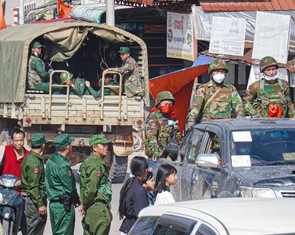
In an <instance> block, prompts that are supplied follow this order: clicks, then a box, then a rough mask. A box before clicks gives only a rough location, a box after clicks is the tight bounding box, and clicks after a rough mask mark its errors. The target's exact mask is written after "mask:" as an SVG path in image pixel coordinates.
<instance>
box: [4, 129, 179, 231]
mask: <svg viewBox="0 0 295 235" xmlns="http://www.w3.org/2000/svg"><path fill="white" fill-rule="evenodd" d="M11 140H12V144H11V145H7V146H5V153H4V161H3V169H2V174H12V175H15V176H17V177H18V178H20V179H21V187H20V188H16V189H17V190H18V191H19V194H20V195H21V196H22V198H23V203H24V207H23V211H22V221H21V225H20V230H21V232H22V234H23V235H25V234H30V235H33V234H35V235H41V234H43V233H44V229H45V225H46V221H47V214H48V213H49V214H50V224H51V229H52V234H64V235H73V234H74V226H73V224H74V223H75V207H76V208H78V211H79V212H80V215H81V217H82V226H83V230H84V234H109V231H110V226H111V221H112V217H113V215H112V213H111V210H110V208H111V200H112V185H111V180H110V178H109V174H108V172H109V168H108V167H107V165H106V162H105V160H104V157H105V156H106V154H107V153H108V151H109V144H110V142H111V141H110V140H108V139H106V138H105V137H104V136H103V135H93V136H92V137H91V138H90V139H89V145H90V148H91V154H90V155H89V156H88V157H87V159H86V160H85V161H84V162H83V163H82V164H81V166H80V169H79V171H80V195H79V193H78V191H77V188H76V182H75V177H74V174H73V171H72V169H71V167H70V161H69V159H68V157H69V155H70V154H71V152H72V143H73V142H74V141H75V138H73V137H71V136H69V135H68V134H66V133H59V134H58V135H57V136H56V137H55V138H54V140H53V144H54V146H55V153H54V154H53V155H52V156H51V157H50V158H49V159H48V160H47V162H46V168H45V167H44V159H43V157H42V153H43V151H44V149H45V147H46V144H47V143H48V140H47V139H46V137H45V135H44V134H42V133H35V134H32V135H31V137H30V143H31V149H30V151H28V150H27V149H26V148H25V147H24V143H25V133H24V132H23V131H22V130H21V129H20V128H19V127H16V128H15V129H14V130H13V132H12V134H11ZM148 169H149V164H148V161H147V159H146V157H143V156H135V157H134V158H133V159H132V160H131V163H130V171H131V176H130V178H129V179H128V180H127V181H126V182H125V184H124V185H123V187H122V189H121V191H120V202H119V210H118V211H119V216H120V218H121V219H123V222H122V225H121V227H120V231H121V234H127V233H128V232H129V230H130V229H131V227H132V225H133V224H134V223H135V221H136V219H137V217H138V214H139V212H140V210H141V209H143V208H144V207H147V206H152V205H160V204H165V203H172V202H175V200H174V198H173V196H172V194H171V193H170V186H172V185H175V184H176V182H177V175H176V173H177V171H176V169H175V168H174V167H173V166H171V165H169V164H162V165H159V168H158V171H157V175H156V178H154V175H153V173H152V172H151V171H148ZM155 179H156V180H155ZM48 202H49V205H47V204H48Z"/></svg>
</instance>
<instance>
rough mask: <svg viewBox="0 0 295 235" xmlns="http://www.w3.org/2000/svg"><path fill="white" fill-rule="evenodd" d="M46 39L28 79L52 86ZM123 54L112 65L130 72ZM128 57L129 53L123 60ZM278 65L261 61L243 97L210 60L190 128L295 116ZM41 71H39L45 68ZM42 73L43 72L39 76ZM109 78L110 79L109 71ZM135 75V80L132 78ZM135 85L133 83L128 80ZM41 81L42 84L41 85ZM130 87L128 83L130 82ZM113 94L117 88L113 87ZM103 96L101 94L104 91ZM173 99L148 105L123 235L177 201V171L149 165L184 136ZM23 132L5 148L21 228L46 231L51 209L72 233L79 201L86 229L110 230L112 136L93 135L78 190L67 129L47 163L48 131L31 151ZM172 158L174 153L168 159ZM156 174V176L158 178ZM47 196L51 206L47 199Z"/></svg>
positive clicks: (137, 91)
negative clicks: (148, 210) (143, 216)
mask: <svg viewBox="0 0 295 235" xmlns="http://www.w3.org/2000/svg"><path fill="white" fill-rule="evenodd" d="M40 47H42V45H41V44H40V43H39V42H35V43H34V45H33V47H32V58H31V59H30V64H31V66H30V69H29V74H30V75H32V77H31V78H32V79H30V80H29V85H30V86H32V87H33V86H34V88H35V89H39V88H40V89H44V90H45V89H47V87H48V84H47V83H46V82H44V78H45V77H48V76H49V73H48V72H44V71H43V70H42V68H43V67H44V65H43V64H42V60H41V59H40V58H38V53H39V50H40V49H39V48H40ZM119 53H121V58H122V60H123V61H125V63H124V64H123V65H122V67H119V68H109V69H106V73H107V72H108V71H115V72H120V73H122V74H128V73H130V72H128V68H129V67H133V68H135V67H136V66H135V64H136V63H135V61H134V59H132V58H131V57H129V56H130V50H129V48H125V47H124V48H121V49H120V51H119ZM125 57H126V59H125ZM277 69H278V63H277V62H276V60H275V59H274V58H272V57H270V56H267V57H264V58H262V59H261V61H260V70H261V73H262V74H263V78H262V79H261V80H260V81H256V82H254V83H253V84H252V85H250V87H249V90H248V91H247V94H246V96H245V97H243V99H242V98H241V97H240V95H239V94H238V92H237V89H236V88H235V87H234V86H233V85H231V84H227V83H225V82H224V79H225V75H226V73H227V72H228V66H227V64H226V63H225V62H224V61H222V60H217V59H216V60H213V61H212V62H211V64H210V66H209V70H208V73H209V74H210V81H209V82H208V83H206V84H202V85H200V86H199V87H198V88H197V90H196V91H195V95H194V99H193V105H192V108H191V109H190V110H189V112H188V115H187V123H186V128H185V129H186V131H189V130H190V129H191V128H192V126H194V125H195V124H196V123H198V122H201V121H204V120H212V119H224V118H240V119H242V118H244V117H245V115H250V116H253V117H278V118H280V117H294V114H295V109H294V105H293V103H292V102H291V97H290V91H289V86H288V83H287V82H286V81H284V80H282V79H280V78H278V77H277ZM41 70H42V71H43V72H40V71H41ZM137 73H138V70H136V69H133V72H132V73H131V74H129V75H130V76H129V75H128V76H129V77H128V78H126V79H125V92H126V95H127V96H134V95H138V96H141V95H142V94H141V93H142V92H143V88H142V86H141V85H140V83H139V80H137V79H136V77H137ZM41 75H42V76H41ZM60 79H61V82H62V83H65V84H67V85H69V86H70V87H71V88H72V91H73V92H74V93H75V94H77V95H83V94H86V92H89V94H92V95H93V96H94V97H99V94H98V93H99V92H95V91H94V90H93V89H91V84H90V82H89V81H85V80H84V79H82V78H79V77H74V76H73V74H71V73H65V74H61V77H60ZM105 79H106V80H105V81H104V82H105V83H106V84H108V83H110V82H112V77H108V76H106V77H105ZM129 79H130V80H129ZM128 84H129V85H130V86H129V85H128ZM38 87H39V88H38ZM127 87H128V88H127ZM109 92H110V93H111V92H113V91H111V90H110V91H109ZM100 95H101V93H100ZM174 105H175V99H174V97H173V95H172V94H171V92H169V91H161V92H160V93H159V94H158V95H157V98H156V101H155V107H154V108H153V109H152V110H151V111H150V113H149V115H148V118H147V122H146V139H147V141H146V155H147V157H148V158H146V157H140V156H136V157H134V158H133V159H132V161H131V163H130V171H131V176H130V178H128V179H127V180H126V182H125V183H124V185H123V187H122V189H121V191H120V199H119V216H120V218H121V219H123V221H122V224H121V226H120V229H119V230H120V232H121V234H122V235H124V234H127V233H128V232H129V230H130V229H131V227H132V225H133V224H134V223H135V221H136V219H137V218H138V214H139V212H140V210H142V209H143V208H145V207H147V206H155V205H161V204H166V203H173V202H175V200H174V198H173V195H172V194H171V192H170V187H171V186H173V185H175V184H176V183H177V170H176V168H175V167H173V166H172V165H170V164H158V165H157V171H156V174H155V175H154V173H153V172H152V171H149V168H150V167H151V164H154V163H156V162H157V159H158V158H160V157H162V154H163V151H164V148H165V147H166V146H167V145H168V144H169V143H171V142H175V143H176V144H178V145H180V144H181V141H182V138H181V134H180V131H179V127H178V120H177V117H176V114H175V112H174V111H173V107H174ZM24 141H25V133H24V132H23V131H22V130H21V129H20V128H16V129H15V130H13V132H12V134H11V143H12V144H11V145H8V146H6V147H5V153H4V160H3V166H2V174H12V175H15V176H17V177H18V178H21V188H17V190H18V191H19V194H20V195H21V196H22V197H23V200H24V205H25V207H24V210H23V211H22V214H23V216H22V221H21V226H20V229H21V231H22V234H36V235H37V234H38V235H40V234H43V233H44V228H45V224H46V220H47V213H48V212H49V213H50V223H51V228H52V233H53V234H66V235H71V234H74V226H73V224H74V223H75V207H76V208H78V210H79V212H80V214H81V216H82V225H83V230H84V234H85V235H87V234H89V235H90V234H108V233H109V231H110V226H111V221H112V216H113V215H112V213H111V211H110V208H111V200H112V185H111V180H110V178H109V174H108V172H109V169H108V167H107V165H106V162H105V160H104V157H105V155H106V154H107V153H108V151H109V144H110V142H111V141H110V140H108V139H106V138H105V137H104V136H103V135H99V134H97V135H93V136H92V137H91V138H90V140H89V146H90V148H91V154H90V155H89V156H88V157H87V159H86V160H85V161H84V162H83V163H82V164H81V166H80V169H79V171H80V186H81V187H80V195H79V193H78V191H77V189H76V183H75V177H74V174H73V172H72V169H71V167H70V162H69V160H68V157H69V156H70V154H71V151H72V143H73V142H74V141H75V139H74V138H73V137H71V136H69V135H67V134H66V133H58V135H57V136H56V137H55V138H54V140H53V144H54V146H55V153H54V154H53V155H52V156H51V157H50V158H49V159H48V160H47V162H46V168H45V167H44V164H43V160H44V159H43V157H42V153H43V151H44V149H45V146H46V144H47V142H48V141H47V139H46V137H45V135H44V134H42V133H36V134H32V135H31V137H30V143H31V150H30V151H28V150H27V149H25V148H24ZM171 160H173V159H171ZM154 176H155V177H154ZM47 202H49V205H47Z"/></svg>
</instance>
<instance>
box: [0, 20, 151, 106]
mask: <svg viewBox="0 0 295 235" xmlns="http://www.w3.org/2000/svg"><path fill="white" fill-rule="evenodd" d="M89 34H93V35H94V36H95V37H97V38H99V39H101V40H104V41H106V42H109V43H114V44H122V43H124V44H127V45H128V46H129V45H130V46H134V47H140V52H138V51H139V50H137V55H136V56H135V58H136V59H138V61H139V62H138V63H139V65H140V67H141V73H142V76H143V82H144V88H145V91H146V98H147V99H146V102H148V103H149V98H148V95H149V92H148V66H147V64H144V63H147V48H146V45H145V43H144V41H143V40H141V39H140V38H138V37H137V36H135V35H133V34H131V33H128V32H126V31H124V30H121V29H119V28H116V27H111V26H106V25H99V24H93V23H86V22H71V23H65V22H57V23H49V24H24V25H19V26H16V27H10V28H6V29H4V30H1V31H0V55H1V59H0V77H1V78H0V102H1V103H23V102H24V95H25V91H26V79H27V66H28V58H29V54H30V44H31V43H32V41H34V40H36V39H37V38H40V37H41V38H43V39H44V40H46V41H47V42H49V43H50V50H49V54H48V56H49V59H50V61H53V62H64V61H67V60H68V59H70V58H72V56H73V55H74V54H75V53H76V52H77V51H78V49H79V48H80V47H81V46H82V45H83V42H84V41H85V40H87V39H88V36H89Z"/></svg>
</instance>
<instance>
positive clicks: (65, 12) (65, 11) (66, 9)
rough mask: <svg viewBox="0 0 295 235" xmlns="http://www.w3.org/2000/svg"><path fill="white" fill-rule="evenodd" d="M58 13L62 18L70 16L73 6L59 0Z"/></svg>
mask: <svg viewBox="0 0 295 235" xmlns="http://www.w3.org/2000/svg"><path fill="white" fill-rule="evenodd" d="M56 8H57V13H58V14H59V16H60V18H69V17H70V14H71V11H72V9H73V7H71V6H68V5H66V4H65V3H63V1H62V0H57V6H56Z"/></svg>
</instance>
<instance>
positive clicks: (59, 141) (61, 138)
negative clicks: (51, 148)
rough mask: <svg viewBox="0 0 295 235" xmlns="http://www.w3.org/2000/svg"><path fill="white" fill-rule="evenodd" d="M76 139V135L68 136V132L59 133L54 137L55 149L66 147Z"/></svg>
mask: <svg viewBox="0 0 295 235" xmlns="http://www.w3.org/2000/svg"><path fill="white" fill-rule="evenodd" d="M74 141H75V138H74V137H70V136H68V134H61V135H58V136H56V137H55V138H54V140H53V144H54V145H55V149H56V150H59V149H64V148H65V147H67V146H68V145H69V144H71V143H72V142H74Z"/></svg>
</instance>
